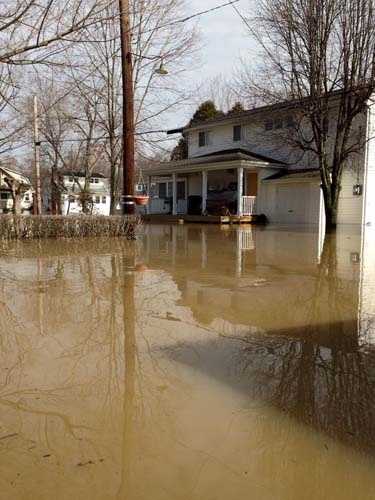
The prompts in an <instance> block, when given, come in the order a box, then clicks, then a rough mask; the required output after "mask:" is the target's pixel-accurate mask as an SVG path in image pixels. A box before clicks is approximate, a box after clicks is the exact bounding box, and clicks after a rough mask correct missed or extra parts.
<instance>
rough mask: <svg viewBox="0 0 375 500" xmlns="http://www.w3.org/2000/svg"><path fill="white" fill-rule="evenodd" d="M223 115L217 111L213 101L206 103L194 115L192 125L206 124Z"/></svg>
mask: <svg viewBox="0 0 375 500" xmlns="http://www.w3.org/2000/svg"><path fill="white" fill-rule="evenodd" d="M223 115H224V113H223V112H222V111H220V110H219V109H217V107H216V105H215V103H214V102H213V101H204V102H202V104H201V105H200V106H199V107H198V109H197V110H196V112H195V113H194V115H193V118H192V119H191V120H190V125H195V124H197V123H200V122H205V121H207V120H211V119H212V118H218V117H220V116H223Z"/></svg>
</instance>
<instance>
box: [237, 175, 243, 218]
mask: <svg viewBox="0 0 375 500" xmlns="http://www.w3.org/2000/svg"><path fill="white" fill-rule="evenodd" d="M242 196H243V167H239V168H238V169H237V215H239V216H241V215H242Z"/></svg>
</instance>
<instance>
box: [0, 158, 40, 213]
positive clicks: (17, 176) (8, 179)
mask: <svg viewBox="0 0 375 500" xmlns="http://www.w3.org/2000/svg"><path fill="white" fill-rule="evenodd" d="M33 194H34V190H33V187H32V184H31V181H30V179H29V178H28V177H26V176H25V175H24V174H22V173H20V172H17V171H15V170H13V169H10V168H7V167H0V214H6V213H10V212H13V211H14V199H15V198H16V201H17V203H19V211H20V213H23V214H30V213H31V210H32V207H33Z"/></svg>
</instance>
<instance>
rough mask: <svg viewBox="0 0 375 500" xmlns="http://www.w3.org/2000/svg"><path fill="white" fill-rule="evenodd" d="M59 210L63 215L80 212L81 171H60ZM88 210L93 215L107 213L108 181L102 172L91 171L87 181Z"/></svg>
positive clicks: (108, 200) (108, 208) (109, 197)
mask: <svg viewBox="0 0 375 500" xmlns="http://www.w3.org/2000/svg"><path fill="white" fill-rule="evenodd" d="M61 185H62V194H61V211H62V214H63V215H77V214H80V213H82V201H81V200H82V193H83V190H84V187H85V174H84V173H83V172H69V171H68V172H62V173H61ZM88 195H89V211H90V213H91V214H94V215H109V214H110V208H111V191H110V182H109V179H108V178H107V177H105V176H104V175H103V174H99V173H92V174H91V177H90V181H89V193H88Z"/></svg>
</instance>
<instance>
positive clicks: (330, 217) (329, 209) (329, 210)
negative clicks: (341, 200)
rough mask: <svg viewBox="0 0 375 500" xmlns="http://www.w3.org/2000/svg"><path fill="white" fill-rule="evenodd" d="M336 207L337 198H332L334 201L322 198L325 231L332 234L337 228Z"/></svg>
mask: <svg viewBox="0 0 375 500" xmlns="http://www.w3.org/2000/svg"><path fill="white" fill-rule="evenodd" d="M337 206H338V197H336V196H335V197H334V200H332V199H330V198H328V199H327V197H326V196H325V197H324V207H325V215H326V231H327V232H332V231H336V228H337Z"/></svg>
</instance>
